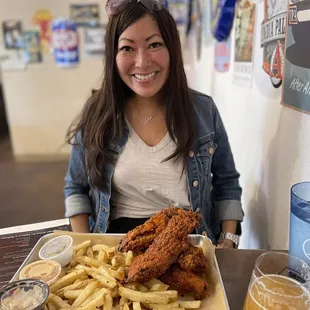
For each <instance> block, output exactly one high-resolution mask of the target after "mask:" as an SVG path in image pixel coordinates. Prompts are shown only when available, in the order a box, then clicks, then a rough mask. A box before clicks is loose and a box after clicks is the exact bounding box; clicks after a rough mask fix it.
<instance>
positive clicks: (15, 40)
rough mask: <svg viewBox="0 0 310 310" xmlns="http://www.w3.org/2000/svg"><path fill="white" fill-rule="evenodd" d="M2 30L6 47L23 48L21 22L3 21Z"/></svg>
mask: <svg viewBox="0 0 310 310" xmlns="http://www.w3.org/2000/svg"><path fill="white" fill-rule="evenodd" d="M2 32H3V39H4V45H5V48H6V49H22V48H23V34H22V23H21V21H20V20H5V21H3V22H2Z"/></svg>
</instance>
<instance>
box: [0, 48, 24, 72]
mask: <svg viewBox="0 0 310 310" xmlns="http://www.w3.org/2000/svg"><path fill="white" fill-rule="evenodd" d="M0 67H1V70H2V71H24V70H25V69H26V63H25V59H24V51H23V50H18V49H16V50H14V49H10V50H8V49H6V48H5V45H4V44H1V43H0Z"/></svg>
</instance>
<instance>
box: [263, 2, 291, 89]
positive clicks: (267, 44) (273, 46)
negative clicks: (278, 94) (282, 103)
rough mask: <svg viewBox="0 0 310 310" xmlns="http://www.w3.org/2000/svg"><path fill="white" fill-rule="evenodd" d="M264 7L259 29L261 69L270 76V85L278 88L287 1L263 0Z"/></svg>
mask: <svg viewBox="0 0 310 310" xmlns="http://www.w3.org/2000/svg"><path fill="white" fill-rule="evenodd" d="M264 5H265V7H264V9H265V10H264V13H265V14H264V15H265V17H264V20H263V23H262V28H261V46H262V47H263V69H264V71H265V72H266V73H267V74H268V75H269V76H270V80H271V83H272V85H273V86H274V87H275V88H278V87H280V86H281V84H282V78H283V73H284V47H285V36H286V23H287V1H286V0H280V1H279V0H277V1H276V0H264Z"/></svg>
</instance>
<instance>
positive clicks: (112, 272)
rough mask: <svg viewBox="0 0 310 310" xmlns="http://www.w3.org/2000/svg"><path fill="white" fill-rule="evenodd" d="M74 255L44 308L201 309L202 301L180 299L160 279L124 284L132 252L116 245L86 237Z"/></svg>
mask: <svg viewBox="0 0 310 310" xmlns="http://www.w3.org/2000/svg"><path fill="white" fill-rule="evenodd" d="M73 253H74V254H73V258H72V260H71V262H70V264H69V266H68V268H67V270H66V271H64V275H63V276H62V277H61V278H59V279H58V280H57V281H56V282H55V283H53V284H52V285H51V286H50V295H49V298H48V302H47V304H46V306H45V309H44V310H59V309H61V310H77V309H78V310H97V309H103V310H131V309H132V310H142V309H154V310H161V309H164V310H168V309H170V310H176V309H178V310H182V309H199V308H200V306H201V301H199V300H198V301H197V300H193V301H180V300H179V296H178V292H177V291H174V290H169V289H168V288H169V286H168V285H165V284H164V283H163V282H161V281H159V280H158V279H151V280H150V281H149V282H147V283H143V284H140V283H129V284H125V285H122V284H121V280H123V279H124V277H125V274H126V271H127V269H128V268H129V266H130V265H131V263H132V260H133V253H132V252H131V251H129V252H127V253H121V252H118V251H117V248H116V247H108V246H106V245H104V244H96V245H92V242H91V240H87V241H85V242H83V243H81V244H79V245H77V246H75V247H74V251H73Z"/></svg>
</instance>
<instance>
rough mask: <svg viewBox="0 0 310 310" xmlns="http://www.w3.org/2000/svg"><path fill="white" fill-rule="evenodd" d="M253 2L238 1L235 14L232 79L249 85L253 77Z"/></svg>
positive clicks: (248, 0)
mask: <svg viewBox="0 0 310 310" xmlns="http://www.w3.org/2000/svg"><path fill="white" fill-rule="evenodd" d="M254 23H255V3H253V2H252V1H250V0H240V1H239V2H238V7H237V14H236V35H235V63H234V75H233V80H234V82H235V83H236V84H239V85H242V86H245V87H251V86H252V79H253V59H252V56H253V39H254Z"/></svg>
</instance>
